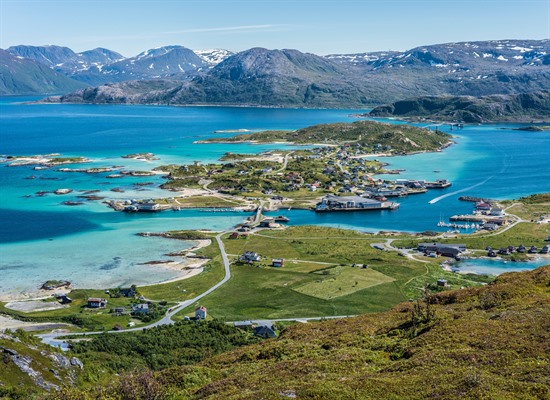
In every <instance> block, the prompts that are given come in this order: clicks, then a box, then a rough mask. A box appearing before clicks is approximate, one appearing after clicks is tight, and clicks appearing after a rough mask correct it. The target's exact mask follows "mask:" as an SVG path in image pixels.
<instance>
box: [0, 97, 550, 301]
mask: <svg viewBox="0 0 550 400" xmlns="http://www.w3.org/2000/svg"><path fill="white" fill-rule="evenodd" d="M25 100H32V99H21V98H2V99H0V128H1V130H0V137H1V141H0V154H6V155H8V154H11V155H33V154H46V153H52V152H58V153H62V154H63V155H64V156H85V157H88V158H90V159H91V160H92V162H91V163H90V164H86V165H82V164H79V165H72V166H71V165H69V166H67V167H74V168H82V167H86V166H89V167H99V166H116V167H117V169H134V170H135V169H150V168H152V167H154V166H156V165H161V164H166V163H180V164H181V163H191V162H193V161H194V160H201V161H203V162H209V161H216V160H217V159H218V158H219V157H221V155H223V154H224V153H225V152H227V151H231V152H233V153H257V152H261V151H266V150H273V149H277V148H280V147H281V145H250V144H216V145H205V144H193V142H194V141H197V140H202V139H205V138H208V137H212V136H216V137H218V136H229V135H232V134H230V133H224V134H219V133H214V132H215V131H216V130H229V129H249V130H264V129H296V128H300V127H305V126H309V125H313V124H317V123H328V122H338V121H352V120H354V118H353V117H350V114H353V113H356V112H357V110H300V109H254V108H225V107H149V106H108V105H102V106H100V105H39V104H24V103H22V101H25ZM516 126H517V125H509V124H503V125H487V126H468V127H467V128H465V129H464V130H460V131H454V132H452V133H454V134H456V135H458V137H457V138H456V139H455V140H456V144H455V145H453V146H451V147H450V148H448V149H446V150H445V151H443V152H437V153H426V154H418V155H414V156H406V157H392V158H387V159H384V161H386V162H389V163H390V168H393V169H404V170H405V171H403V172H402V174H401V175H400V176H396V175H391V176H389V177H390V178H392V179H395V178H401V177H404V178H416V179H434V178H447V179H450V180H452V181H453V186H452V187H450V188H448V189H444V190H438V191H436V190H432V191H430V192H428V193H427V194H423V195H416V196H409V197H408V198H405V199H399V202H400V203H401V207H400V208H399V209H398V210H396V211H393V212H387V211H382V212H373V213H349V214H348V213H346V214H339V213H335V214H316V213H313V212H310V211H303V210H290V211H289V210H281V211H279V212H277V214H284V215H288V216H289V217H290V219H291V221H290V224H291V225H292V224H297V225H303V224H319V225H326V226H336V227H342V228H350V229H358V230H362V231H378V230H401V231H424V230H428V229H429V230H436V229H438V228H437V226H436V223H437V222H438V221H439V220H440V219H446V218H448V217H449V216H451V215H453V214H457V213H464V212H469V211H470V210H471V204H470V203H464V202H460V201H458V200H457V199H458V197H459V196H461V195H471V196H483V197H492V198H499V199H504V198H515V197H519V196H522V195H528V194H531V193H537V192H543V191H550V183H549V182H550V164H549V163H548V160H547V154H548V150H550V134H549V133H548V132H522V131H514V130H512V128H514V127H516ZM286 148H292V147H286ZM135 152H153V153H155V154H156V155H157V157H159V158H160V160H157V161H153V162H144V161H136V160H128V159H123V158H121V156H122V155H125V154H129V153H135ZM436 171H437V172H436ZM106 175H108V173H104V174H93V175H92V174H85V173H62V172H58V171H57V170H56V169H50V170H43V171H35V170H33V169H32V167H28V166H27V167H11V168H9V167H6V166H5V165H1V164H0V199H1V205H0V217H1V220H2V222H3V224H2V229H0V256H1V259H0V273H2V279H1V280H0V294H2V293H8V292H9V293H23V292H29V291H32V290H35V289H36V287H37V286H38V285H40V284H41V283H42V282H43V281H45V280H47V279H69V280H72V281H74V282H75V284H77V285H78V286H81V287H82V286H85V287H105V286H116V285H120V284H127V283H146V282H158V281H162V280H166V279H171V278H174V277H175V276H176V275H177V273H176V272H173V271H167V270H163V269H162V268H158V267H154V266H144V265H140V263H142V262H145V261H150V260H158V259H163V258H166V257H165V256H164V254H165V253H168V252H172V251H175V250H181V249H182V248H185V247H189V246H191V245H192V244H191V243H185V242H176V241H170V240H162V239H154V238H142V237H137V236H136V235H135V234H136V233H137V232H142V231H151V232H156V231H166V230H170V229H195V228H202V229H213V230H222V229H227V228H229V227H231V226H233V225H234V224H236V223H238V222H240V221H242V220H243V219H244V218H245V217H246V216H247V215H243V213H223V214H222V213H216V214H215V215H213V213H208V212H202V211H199V210H194V211H182V212H179V213H163V214H154V215H142V214H140V215H127V214H122V213H115V212H113V211H111V210H110V209H108V208H107V207H105V205H103V204H101V203H100V202H94V201H86V202H85V204H84V205H82V206H78V207H68V206H64V205H62V204H61V203H62V202H63V201H66V200H78V199H77V198H76V196H78V195H82V194H83V193H82V192H83V191H89V190H99V192H98V193H94V194H96V195H98V196H105V197H107V198H125V199H126V198H153V197H159V196H166V195H167V192H164V191H161V190H160V189H158V188H157V186H158V184H160V183H161V182H163V180H162V178H161V177H159V176H154V177H124V178H121V179H107V178H106ZM29 178H32V179H29ZM143 183H149V185H145V186H141V185H138V184H143ZM59 188H71V189H73V190H74V191H73V192H72V193H71V194H68V195H61V196H57V195H53V194H48V195H46V196H43V197H37V196H36V195H35V193H36V192H38V191H40V190H44V191H53V190H56V189H59ZM113 188H118V189H122V190H124V193H116V192H113V191H111V189H113ZM446 195H447V197H443V196H446ZM27 196H28V197H27ZM438 197H439V198H441V197H443V198H441V200H439V201H436V202H435V203H434V204H428V203H429V201H430V200H434V199H436V198H438Z"/></svg>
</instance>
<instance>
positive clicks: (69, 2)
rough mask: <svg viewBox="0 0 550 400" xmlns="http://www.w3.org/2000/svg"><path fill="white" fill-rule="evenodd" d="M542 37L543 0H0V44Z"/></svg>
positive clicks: (379, 42) (330, 48) (270, 44)
mask: <svg viewBox="0 0 550 400" xmlns="http://www.w3.org/2000/svg"><path fill="white" fill-rule="evenodd" d="M548 38H550V0H513V1H511V0H330V1H329V0H276V1H274V0H0V48H3V49H6V48H8V47H10V46H13V45H19V44H25V45H35V46H39V45H47V44H55V45H59V46H67V47H70V48H71V49H73V50H74V51H76V52H80V51H84V50H89V49H93V48H96V47H105V48H108V49H111V50H114V51H117V52H119V53H121V54H123V55H124V56H127V57H129V56H134V55H136V54H138V53H140V52H142V51H144V50H147V49H151V48H155V47H160V46H166V45H183V46H186V47H188V48H191V49H194V50H201V49H212V48H222V49H227V50H231V51H235V52H238V51H242V50H246V49H249V48H251V47H265V48H268V49H283V48H286V49H289V48H292V49H298V50H300V51H303V52H310V53H315V54H319V55H326V54H335V53H359V52H366V51H383V50H401V51H402V50H408V49H411V48H414V47H417V46H422V45H429V44H436V43H448V42H461V41H475V40H493V39H548Z"/></svg>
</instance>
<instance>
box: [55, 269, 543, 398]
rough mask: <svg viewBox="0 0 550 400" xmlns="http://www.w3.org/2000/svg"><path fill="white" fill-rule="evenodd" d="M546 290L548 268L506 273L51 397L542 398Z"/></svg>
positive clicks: (308, 325)
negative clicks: (480, 283)
mask: <svg viewBox="0 0 550 400" xmlns="http://www.w3.org/2000/svg"><path fill="white" fill-rule="evenodd" d="M549 288H550V266H546V267H541V268H538V269H536V270H534V271H530V272H522V273H508V274H504V275H501V276H500V277H499V278H498V279H497V280H496V281H495V282H494V283H493V284H489V285H487V286H485V287H479V288H471V289H466V290H457V291H444V292H441V293H438V294H435V295H429V294H427V295H426V296H425V297H424V298H423V299H422V300H419V301H418V302H408V303H402V304H400V305H398V306H397V307H395V308H394V309H393V310H391V311H388V312H384V313H377V314H367V315H363V316H360V317H356V318H353V319H342V320H334V321H324V322H320V323H309V324H302V325H296V326H292V327H290V328H287V329H286V330H285V331H284V332H283V334H282V335H281V336H280V337H279V338H278V339H270V340H267V341H263V342H262V343H260V344H255V345H251V346H245V347H241V348H239V349H236V350H233V351H231V352H228V353H224V354H222V355H219V356H216V357H213V358H211V359H208V360H206V361H204V362H202V363H200V364H197V365H193V366H185V367H176V368H170V369H166V370H163V371H161V372H157V373H154V374H152V373H149V372H146V373H141V372H136V373H134V374H132V375H124V376H121V377H120V378H118V379H114V380H113V381H112V382H111V383H110V384H109V386H108V387H95V388H93V389H91V390H82V391H79V390H76V391H75V390H72V391H69V392H63V393H57V394H55V395H54V396H53V398H56V399H57V398H63V399H81V400H82V399H92V398H93V399H106V398H116V399H118V398H120V399H122V398H178V399H179V398H181V399H199V398H200V399H221V398H223V399H253V398H263V399H280V398H299V399H426V398H437V399H456V398H464V399H480V398H487V399H545V398H548V396H550V356H549V354H550V290H549ZM109 396H111V397H109ZM146 396H149V397H146ZM50 398H52V397H50Z"/></svg>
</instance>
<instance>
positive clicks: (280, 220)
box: [273, 215, 290, 222]
mask: <svg viewBox="0 0 550 400" xmlns="http://www.w3.org/2000/svg"><path fill="white" fill-rule="evenodd" d="M273 220H274V221H275V222H288V221H290V219H289V218H288V217H285V216H284V215H278V216H277V217H275V218H273Z"/></svg>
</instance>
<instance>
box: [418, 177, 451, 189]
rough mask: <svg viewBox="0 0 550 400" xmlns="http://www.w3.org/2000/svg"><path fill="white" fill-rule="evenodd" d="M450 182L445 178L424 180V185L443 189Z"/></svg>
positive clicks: (429, 187)
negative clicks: (433, 180)
mask: <svg viewBox="0 0 550 400" xmlns="http://www.w3.org/2000/svg"><path fill="white" fill-rule="evenodd" d="M451 185H452V183H451V182H449V181H448V180H447V179H438V180H436V181H435V182H425V183H424V186H426V188H428V189H445V188H448V187H449V186H451Z"/></svg>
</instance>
